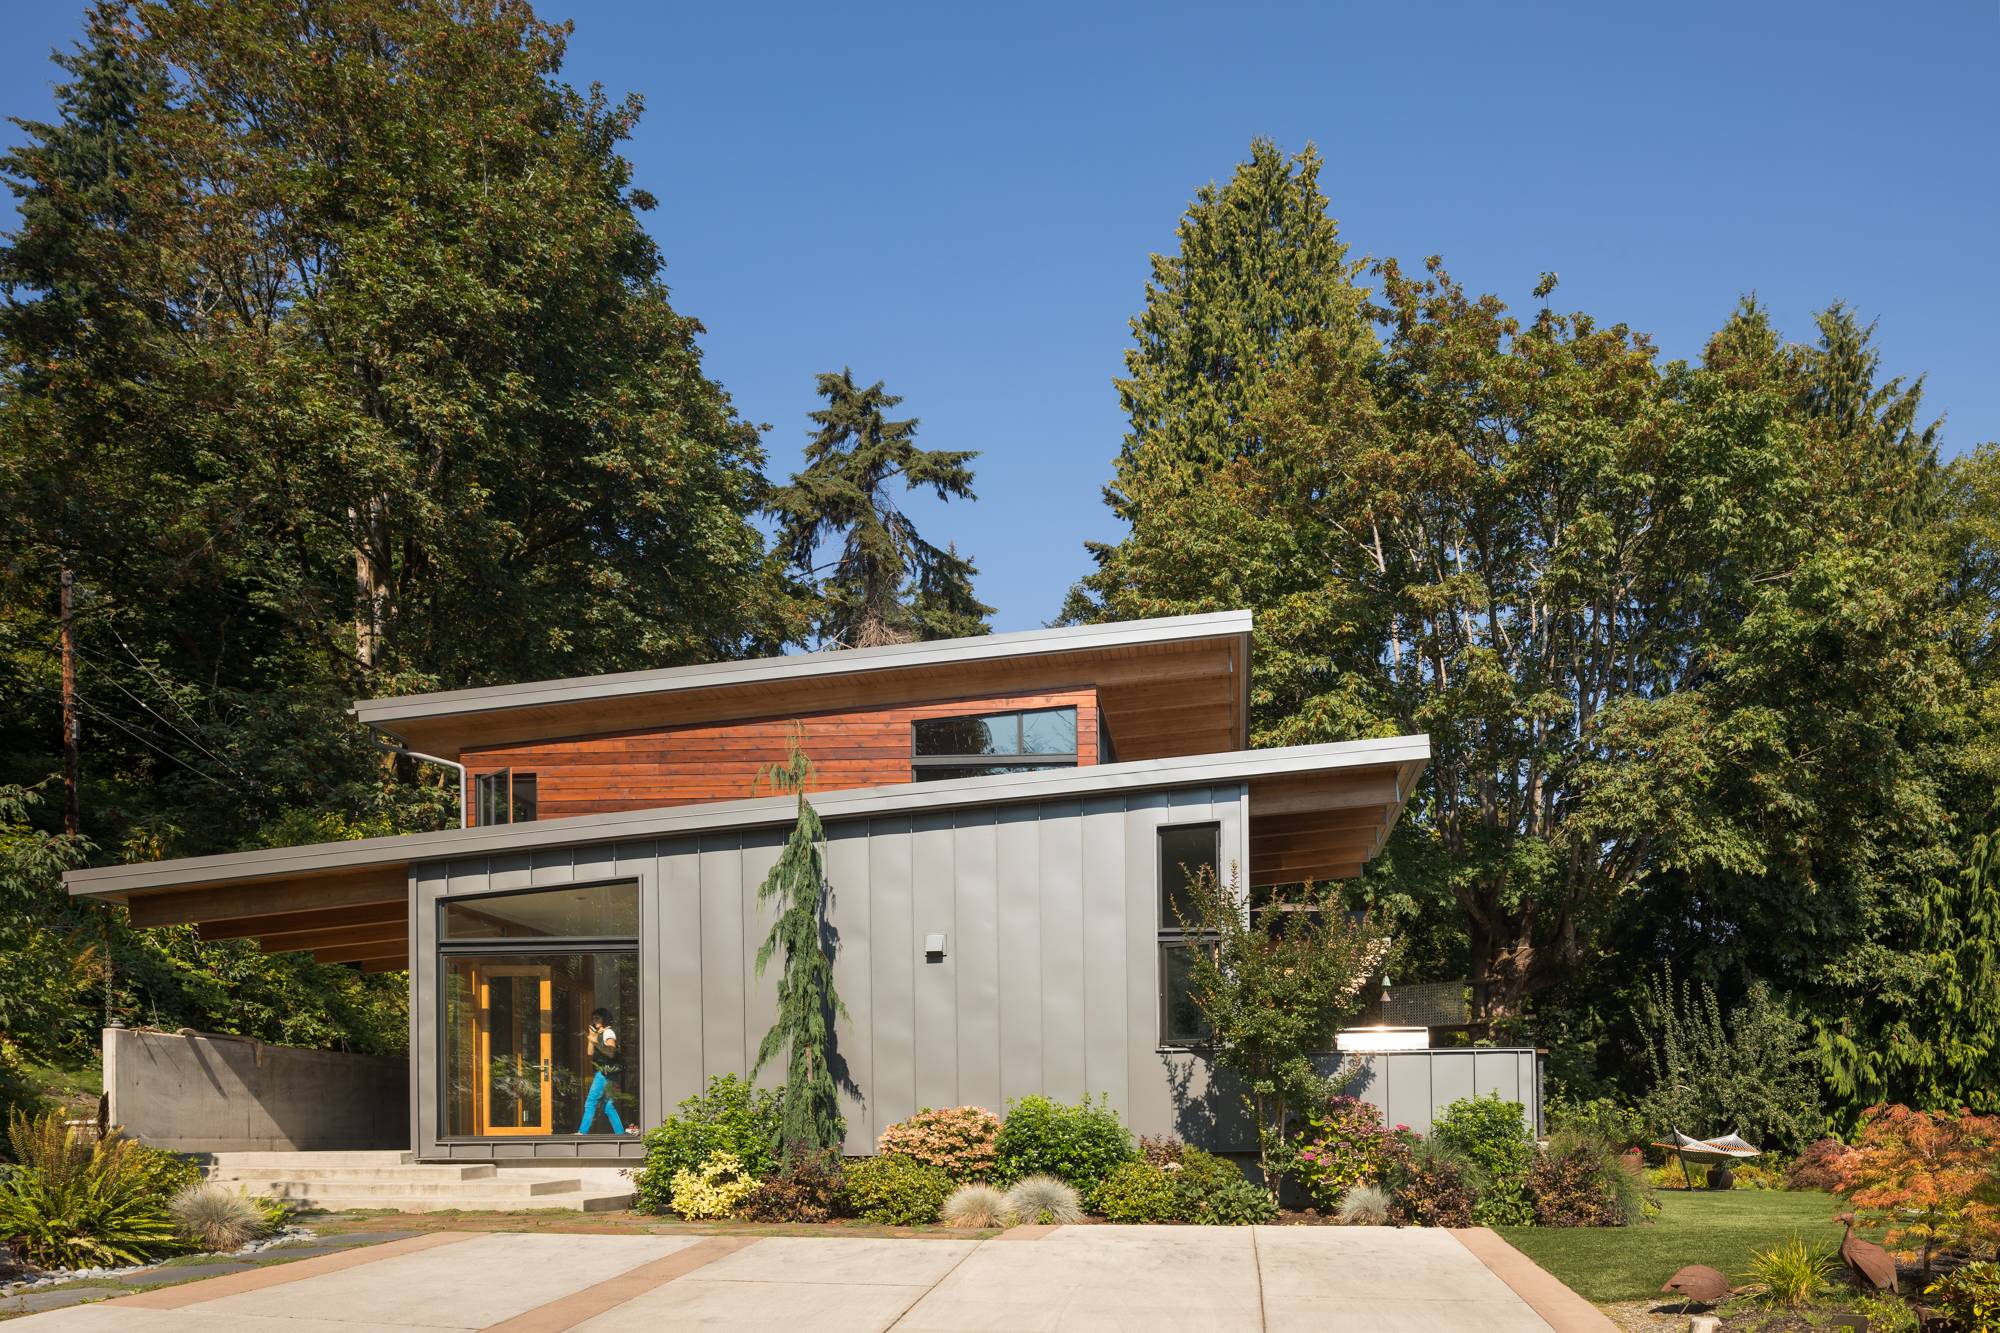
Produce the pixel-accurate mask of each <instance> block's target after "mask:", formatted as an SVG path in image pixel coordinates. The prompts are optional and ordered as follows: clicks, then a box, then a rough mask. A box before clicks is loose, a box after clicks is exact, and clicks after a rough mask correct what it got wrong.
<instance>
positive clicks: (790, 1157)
mask: <svg viewBox="0 0 2000 1333" xmlns="http://www.w3.org/2000/svg"><path fill="white" fill-rule="evenodd" d="M847 1211H848V1199H847V1176H846V1172H845V1171H844V1170H843V1169H842V1167H841V1162H840V1158H839V1156H838V1155H836V1154H834V1153H830V1152H824V1153H815V1152H805V1151H796V1152H792V1153H788V1154H787V1155H786V1158H785V1164H784V1166H783V1167H781V1168H779V1170H778V1174H776V1175H774V1176H772V1177H771V1178H770V1179H769V1180H766V1181H765V1182H764V1183H763V1184H761V1185H759V1186H757V1188H756V1189H754V1190H751V1191H750V1193H748V1194H746V1195H744V1196H743V1201H742V1202H741V1203H739V1204H737V1205H736V1214H735V1215H736V1216H737V1217H740V1218H743V1219H745V1220H746V1221H751V1222H824V1221H826V1220H827V1219H828V1218H830V1217H841V1216H844V1215H845V1214H846V1213H847Z"/></svg>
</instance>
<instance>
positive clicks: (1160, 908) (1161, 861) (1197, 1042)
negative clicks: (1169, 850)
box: [1153, 819, 1222, 1051]
mask: <svg viewBox="0 0 2000 1333" xmlns="http://www.w3.org/2000/svg"><path fill="white" fill-rule="evenodd" d="M1202 828H1206V829H1213V830H1214V831H1215V867H1214V869H1215V873H1216V874H1217V875H1220V874H1221V873H1222V821H1221V820H1219V819H1197V820H1192V821H1190V822H1188V823H1185V824H1160V825H1158V826H1156V827H1155V828H1154V830H1153V855H1154V859H1155V860H1156V861H1157V862H1158V866H1157V867H1156V874H1155V884H1154V892H1153V915H1154V918H1155V925H1156V928H1157V930H1156V938H1155V948H1154V957H1155V966H1156V967H1157V969H1158V973H1157V976H1158V986H1157V989H1158V991H1159V996H1160V1003H1159V1014H1158V1018H1159V1030H1158V1032H1157V1033H1156V1034H1155V1035H1156V1036H1157V1037H1158V1039H1159V1049H1161V1050H1169V1051H1185V1050H1190V1049H1192V1048H1195V1047H1198V1046H1202V1045H1205V1044H1206V1043H1207V1041H1208V1038H1207V1037H1206V1036H1195V1037H1170V1036H1168V1035H1167V951H1168V950H1170V949H1198V948H1201V947H1202V946H1204V945H1211V946H1212V945H1214V944H1215V943H1216V942H1217V941H1218V940H1220V939H1221V938H1222V937H1221V936H1220V935H1219V934H1217V933H1216V932H1215V931H1203V930H1187V929H1185V928H1183V927H1182V926H1181V924H1180V923H1179V922H1178V921H1169V920H1168V919H1167V871H1168V868H1169V867H1168V864H1167V854H1166V841H1167V834H1169V833H1185V832H1187V831H1188V830H1190V829H1202Z"/></svg>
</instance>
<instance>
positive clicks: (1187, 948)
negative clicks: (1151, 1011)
mask: <svg viewBox="0 0 2000 1333" xmlns="http://www.w3.org/2000/svg"><path fill="white" fill-rule="evenodd" d="M1203 871H1207V872H1208V874H1209V875H1210V876H1220V874H1221V873H1222V826H1221V825H1219V824H1180V825H1174V826H1171V827H1167V828H1162V829H1161V830H1160V901H1159V912H1160V925H1159V932H1160V1044H1161V1045H1162V1046H1192V1045H1194V1044H1196V1043H1197V1042H1200V1041H1202V1040H1203V1039H1205V1038H1206V1037H1207V1036H1208V1024H1207V1022H1206V1021H1205V1020H1204V1019H1203V1018H1202V1013H1201V1008H1200V1006H1198V1005H1196V1004H1195V1002H1194V995H1193V992H1192V984H1193V980H1194V968H1193V966H1192V964H1193V958H1194V951H1195V950H1196V949H1201V948H1207V947H1211V945H1212V939H1211V937H1210V936H1208V935H1207V934H1205V933H1204V932H1203V931H1202V929H1201V926H1200V923H1199V921H1198V920H1197V919H1196V911H1195V902H1194V895H1193V892H1192V889H1193V886H1194V884H1195V882H1196V880H1197V879H1199V878H1200V877H1201V876H1202V872H1203Z"/></svg>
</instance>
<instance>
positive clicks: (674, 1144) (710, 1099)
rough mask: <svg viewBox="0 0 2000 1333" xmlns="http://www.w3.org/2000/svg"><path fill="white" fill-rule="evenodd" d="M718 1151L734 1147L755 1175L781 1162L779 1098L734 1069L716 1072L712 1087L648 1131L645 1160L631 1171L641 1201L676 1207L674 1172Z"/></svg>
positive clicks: (656, 1208)
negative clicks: (779, 1153) (634, 1170)
mask: <svg viewBox="0 0 2000 1333" xmlns="http://www.w3.org/2000/svg"><path fill="white" fill-rule="evenodd" d="M719 1152H727V1153H734V1154H735V1155H736V1159H737V1161H739V1162H740V1163H741V1164H742V1169H743V1172H744V1174H745V1175H746V1176H748V1177H750V1178H751V1179H753V1180H760V1179H762V1178H763V1177H765V1176H768V1175H770V1174H771V1172H772V1170H773V1169H774V1168H775V1167H776V1166H777V1164H778V1099H777V1097H776V1096H775V1095H774V1094H772V1093H771V1092H768V1091H766V1090H765V1089H763V1088H758V1087H753V1086H752V1085H750V1084H749V1083H746V1082H744V1081H743V1080H742V1079H740V1078H738V1077H736V1075H734V1074H718V1075H717V1076H716V1077H714V1078H712V1079H710V1080H709V1081H708V1091H707V1092H705V1093H696V1094H695V1095H694V1096H692V1097H689V1098H688V1099H686V1100H685V1101H683V1102H682V1103H681V1104H680V1106H679V1107H678V1108H676V1113H675V1114H674V1115H670V1116H668V1117H667V1118H666V1119H665V1120H664V1121H662V1122H661V1123H660V1124H659V1125H658V1126H657V1127H656V1128H654V1129H652V1130H649V1131H647V1134H646V1164H645V1166H643V1167H641V1168H640V1169H639V1170H638V1171H636V1172H634V1173H633V1176H632V1184H633V1187H634V1191H635V1192H636V1193H637V1195H638V1204H639V1207H640V1208H642V1209H644V1210H645V1211H647V1212H653V1213H664V1212H666V1211H667V1210H669V1209H670V1208H672V1207H673V1193H674V1177H675V1176H677V1175H679V1174H680V1173H681V1172H683V1171H698V1170H700V1168H701V1164H702V1163H703V1162H706V1161H707V1160H708V1159H709V1158H710V1157H712V1156H714V1155H715V1154H716V1153H719Z"/></svg>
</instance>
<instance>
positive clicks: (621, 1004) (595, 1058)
mask: <svg viewBox="0 0 2000 1333" xmlns="http://www.w3.org/2000/svg"><path fill="white" fill-rule="evenodd" d="M638 933H639V891H638V886H637V885H635V884H607V885H597V886H593V887H588V888H580V889H579V888H563V889H547V890H537V891H529V892H525V893H505V894H484V895H480V896H477V897H463V898H451V899H447V900H445V901H444V902H443V903H441V904H440V905H439V911H438V939H439V944H438V953H439V959H438V961H439V967H438V977H439V984H440V986H441V987H442V988H443V1011H444V1012H443V1023H444V1028H443V1040H442V1042H441V1043H440V1045H441V1055H442V1059H443V1063H444V1080H443V1087H444V1108H443V1109H444V1133H445V1136H446V1137H449V1138H505V1137H517V1138H518V1137H544V1138H555V1137H565V1136H576V1135H584V1136H591V1135H607V1134H612V1135H618V1134H636V1133H638V1132H639V1091H638V1090H639V1065H640V1060H641V1049H642V1042H641V1036H642V1033H641V1030H640V1025H641V1013H640V1008H639V1000H640V993H639V951H638V943H637V937H638Z"/></svg>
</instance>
